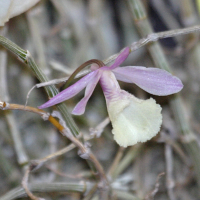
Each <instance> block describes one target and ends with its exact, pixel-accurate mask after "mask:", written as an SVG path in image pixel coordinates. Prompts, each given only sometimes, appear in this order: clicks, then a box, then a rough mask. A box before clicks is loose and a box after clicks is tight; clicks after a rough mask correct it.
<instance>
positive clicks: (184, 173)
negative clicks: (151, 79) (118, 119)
mask: <svg viewBox="0 0 200 200" xmlns="http://www.w3.org/2000/svg"><path fill="white" fill-rule="evenodd" d="M198 3H199V1H198V0H196V1H193V0H126V1H124V0H107V1H106V0H51V1H50V0H41V1H40V2H39V3H38V4H36V5H35V6H34V7H33V8H31V9H30V10H28V11H27V12H25V13H23V14H21V15H19V16H17V17H14V18H12V19H10V20H9V22H7V23H6V25H5V26H4V27H3V28H1V29H0V31H1V35H3V36H4V37H6V38H9V39H10V40H11V41H13V42H14V43H16V44H17V45H19V46H20V47H21V48H23V49H25V50H28V51H29V52H30V53H31V55H32V57H33V58H34V60H35V62H36V63H37V64H38V66H39V68H40V69H41V70H42V71H43V73H44V74H45V75H46V76H47V77H48V78H49V79H55V78H56V79H57V78H62V77H67V76H69V75H70V74H71V73H72V72H73V71H74V70H75V69H76V68H77V67H78V66H80V65H81V64H82V63H84V62H85V61H87V60H89V59H100V60H104V59H106V58H108V57H109V56H111V55H113V54H115V53H117V52H119V51H120V50H121V49H122V48H123V47H125V46H130V45H131V44H132V43H133V42H136V41H138V40H139V39H140V38H143V37H145V36H147V35H148V34H150V33H151V32H160V31H166V30H173V29H178V28H185V27H190V26H194V25H198V24H199V12H198ZM0 54H1V56H0V58H1V59H0V65H1V66H0V67H1V69H0V79H1V80H0V82H1V85H0V87H1V88H0V90H1V91H0V93H1V94H0V98H1V100H2V101H7V102H9V103H16V104H22V105H24V104H25V102H26V96H27V93H28V91H29V90H30V89H31V88H32V87H33V86H34V85H35V84H37V83H39V81H38V79H37V78H36V77H35V76H34V75H33V73H32V72H31V70H30V69H29V68H28V67H27V65H26V64H24V63H22V62H21V61H20V60H19V59H17V57H16V56H14V55H13V54H12V53H10V52H9V51H6V50H5V48H3V47H2V48H1V49H0ZM125 65H135V66H146V67H160V68H163V69H166V70H171V71H172V73H173V74H174V75H176V76H177V77H179V78H180V79H181V80H182V81H183V83H184V89H183V90H182V91H181V93H180V94H179V95H176V96H168V97H156V96H153V98H155V99H156V101H157V103H159V104H161V106H162V108H163V111H162V114H163V125H162V128H161V131H160V133H159V134H158V136H157V137H155V138H153V139H152V140H151V141H148V142H147V143H145V144H137V145H135V146H133V147H128V148H126V149H123V148H120V147H119V146H118V145H117V144H116V143H115V141H113V136H112V133H111V128H112V127H111V125H110V124H109V122H108V119H107V110H106V104H105V99H104V96H103V94H102V91H101V88H100V87H99V86H98V87H97V88H96V89H95V92H94V94H93V95H92V97H91V99H90V100H89V103H88V105H87V109H86V112H85V114H84V115H82V116H78V117H77V116H73V118H74V120H75V122H76V124H77V126H78V128H79V132H80V133H81V134H83V137H84V138H88V137H90V138H91V134H96V133H99V132H102V135H101V136H100V137H98V138H96V137H94V138H92V139H90V144H91V151H92V152H93V153H94V155H95V156H96V158H97V159H98V160H99V162H100V163H101V164H102V166H103V169H104V170H105V172H106V174H107V177H108V179H109V182H110V188H109V189H108V188H107V198H108V199H113V200H114V199H122V200H123V199H135V200H136V199H138V200H141V199H154V198H155V199H156V200H157V199H158V200H161V199H162V200H164V199H170V200H178V199H181V200H188V199H190V200H197V199H200V194H199V191H200V190H199V189H200V147H199V144H200V138H199V134H200V125H199V120H200V111H199V108H200V95H199V90H200V87H199V84H200V79H199V75H200V43H199V34H198V33H191V34H188V35H184V36H176V37H174V38H168V39H162V40H160V41H159V44H158V43H157V42H152V43H150V44H148V45H146V46H145V47H142V48H140V49H138V50H137V51H134V52H132V53H131V54H130V55H129V58H128V59H127V60H126V61H125ZM120 85H121V87H122V88H123V89H125V90H127V91H129V92H130V93H132V94H134V95H135V96H137V97H139V98H143V99H147V98H149V97H150V95H149V94H147V93H145V92H144V91H142V90H141V89H140V88H138V87H136V86H135V85H133V84H127V83H120ZM56 86H57V88H58V89H60V88H61V87H62V84H58V85H56ZM82 96H83V92H82V93H80V94H79V95H77V96H76V97H74V98H72V99H70V100H68V101H67V102H65V104H66V106H67V108H68V110H69V112H71V111H72V109H73V107H74V106H75V105H76V103H77V102H78V101H79V100H80V99H81V98H82ZM47 99H48V98H47V95H46V93H45V90H44V89H43V88H41V89H34V90H33V92H32V93H31V95H30V98H29V102H28V105H30V106H32V107H37V106H39V105H41V104H42V103H44V102H46V101H47ZM52 110H53V108H49V109H48V111H49V112H51V111H52ZM101 122H105V123H103V124H102V123H101ZM98 125H100V128H99V126H98ZM0 127H1V128H0V147H1V148H0V200H10V199H17V198H20V199H24V200H25V199H29V197H27V195H26V194H25V191H24V189H23V188H22V187H21V181H22V178H23V176H24V173H25V170H26V168H27V165H28V163H29V161H31V160H38V159H41V158H43V157H45V156H48V155H49V154H53V153H55V152H56V151H58V150H60V149H63V148H65V147H66V146H68V145H70V142H69V140H67V138H65V137H63V136H62V135H61V134H60V133H59V132H58V131H57V130H56V128H55V127H53V126H52V125H51V124H50V123H49V122H48V121H43V119H41V117H40V116H38V115H36V114H33V113H28V112H25V111H18V110H15V111H10V110H7V111H0ZM163 172H164V173H163ZM96 183H97V181H96V180H95V178H94V176H93V173H91V171H90V168H89V166H88V164H87V162H86V161H85V160H83V159H82V158H80V157H79V156H78V155H77V148H75V149H73V150H71V151H68V152H66V153H64V154H62V155H60V156H57V157H56V158H54V159H51V160H49V161H47V162H44V163H43V165H42V166H41V167H40V168H39V169H38V170H35V171H33V172H32V173H31V176H30V180H29V185H28V186H29V188H30V190H31V191H33V192H34V194H35V195H36V196H41V197H43V198H45V199H58V200H59V199H72V200H75V199H104V198H103V197H102V195H101V191H102V189H100V188H98V186H97V184H96ZM104 189H105V188H104Z"/></svg>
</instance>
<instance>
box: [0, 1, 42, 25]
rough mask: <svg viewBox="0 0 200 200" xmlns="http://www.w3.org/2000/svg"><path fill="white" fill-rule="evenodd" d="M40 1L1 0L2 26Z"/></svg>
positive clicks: (0, 22)
mask: <svg viewBox="0 0 200 200" xmlns="http://www.w3.org/2000/svg"><path fill="white" fill-rule="evenodd" d="M39 1H40V0H0V26H4V23H5V22H7V21H8V20H9V19H10V18H12V17H15V16H17V15H19V14H21V13H23V12H25V11H27V10H28V9H30V8H31V7H32V6H34V5H35V4H36V3H38V2H39Z"/></svg>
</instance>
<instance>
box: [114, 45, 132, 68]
mask: <svg viewBox="0 0 200 200" xmlns="http://www.w3.org/2000/svg"><path fill="white" fill-rule="evenodd" d="M129 53H130V48H129V47H125V48H124V50H123V51H122V52H121V53H120V54H119V56H118V57H117V58H116V60H115V62H114V63H113V64H112V65H111V66H110V69H115V68H116V67H118V66H119V65H120V64H122V63H123V62H124V61H125V60H126V58H127V57H128V55H129Z"/></svg>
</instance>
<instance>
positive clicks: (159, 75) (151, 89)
mask: <svg viewBox="0 0 200 200" xmlns="http://www.w3.org/2000/svg"><path fill="white" fill-rule="evenodd" d="M113 72H114V74H115V76H116V78H117V79H118V80H120V81H124V82H127V83H131V82H132V83H135V84H136V85H138V86H139V87H141V88H142V89H143V90H145V91H147V92H148V93H151V94H154V95H158V96H165V95H170V94H174V93H177V92H179V91H180V90H181V89H182V88H183V84H182V82H181V80H180V79H179V78H177V77H176V76H172V75H171V74H170V73H169V72H167V71H165V70H162V69H157V68H146V67H133V66H128V67H118V68H116V69H114V70H113Z"/></svg>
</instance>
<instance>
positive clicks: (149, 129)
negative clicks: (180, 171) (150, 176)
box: [39, 47, 183, 147]
mask: <svg viewBox="0 0 200 200" xmlns="http://www.w3.org/2000/svg"><path fill="white" fill-rule="evenodd" d="M129 53H130V49H129V47H126V48H125V49H124V50H123V51H122V53H120V55H119V56H118V57H117V58H116V60H115V62H114V63H113V64H112V65H111V66H110V67H108V66H103V67H101V68H98V69H96V70H94V71H92V72H90V73H89V74H87V75H86V76H84V77H83V78H81V79H80V80H79V81H77V82H76V83H75V84H73V85H71V86H70V87H68V88H67V89H65V90H63V91H62V92H60V93H59V94H58V95H56V96H55V97H53V98H52V99H50V100H49V101H47V102H46V103H45V104H43V105H41V106H40V107H39V108H40V109H43V108H47V107H50V106H53V105H55V104H58V103H61V102H63V101H65V100H67V99H70V98H72V97H73V96H75V95H76V94H77V93H79V92H80V91H81V90H82V89H83V88H86V90H85V96H84V97H83V99H81V100H80V101H79V102H78V104H77V105H76V106H75V108H74V109H73V111H72V114H74V115H82V114H83V113H84V112H85V107H86V104H87V102H88V100H89V98H90V96H91V95H92V93H93V91H94V89H95V87H96V85H97V83H98V82H100V85H101V87H102V90H103V93H104V95H105V99H106V105H107V110H108V115H109V117H110V120H111V123H112V126H113V130H112V133H113V135H114V139H115V140H116V142H117V143H118V144H119V145H120V146H123V147H127V146H130V145H134V144H136V143H138V142H145V141H147V140H149V139H151V138H152V137H154V136H155V135H156V134H157V133H158V132H159V130H160V126H161V123H162V115H161V107H160V105H159V104H156V102H155V100H154V99H152V98H150V99H148V100H141V99H138V98H136V97H135V96H133V95H132V94H130V93H128V92H126V91H124V90H121V89H120V86H119V84H118V81H117V80H120V81H124V82H127V83H135V84H136V85H138V86H139V87H140V88H142V89H143V90H145V91H146V92H148V93H150V94H154V95H159V96H165V95H170V94H174V93H177V92H179V91H180V90H181V89H182V88H183V84H182V82H181V80H180V79H178V78H177V77H175V76H172V75H171V74H170V73H169V72H167V71H165V70H161V69H157V68H146V67H138V66H137V67H136V66H127V67H119V65H120V64H121V63H122V62H123V61H124V60H125V59H126V58H127V57H128V55H129Z"/></svg>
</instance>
